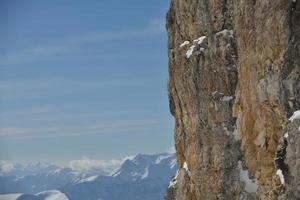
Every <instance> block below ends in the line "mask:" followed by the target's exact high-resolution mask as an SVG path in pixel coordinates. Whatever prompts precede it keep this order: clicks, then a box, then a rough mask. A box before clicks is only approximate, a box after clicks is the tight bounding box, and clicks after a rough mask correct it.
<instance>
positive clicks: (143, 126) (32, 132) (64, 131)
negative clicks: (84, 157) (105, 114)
mask: <svg viewBox="0 0 300 200" xmlns="http://www.w3.org/2000/svg"><path fill="white" fill-rule="evenodd" d="M163 123H164V122H163V121H162V120H154V119H148V120H132V121H121V122H118V121H115V122H106V123H105V122H103V123H98V124H92V125H86V126H74V125H71V126H62V127H53V126H51V127H31V128H27V127H3V128H0V137H6V138H7V137H14V138H19V137H57V136H74V135H88V134H102V133H122V132H130V131H143V130H150V129H152V128H153V126H156V125H159V124H163Z"/></svg>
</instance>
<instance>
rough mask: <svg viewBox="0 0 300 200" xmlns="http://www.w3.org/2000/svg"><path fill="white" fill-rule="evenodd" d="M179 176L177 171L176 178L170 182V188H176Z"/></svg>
mask: <svg viewBox="0 0 300 200" xmlns="http://www.w3.org/2000/svg"><path fill="white" fill-rule="evenodd" d="M178 174H179V170H177V172H176V174H175V176H174V178H172V180H171V181H170V183H169V186H168V188H171V187H174V186H175V185H176V183H177V177H178Z"/></svg>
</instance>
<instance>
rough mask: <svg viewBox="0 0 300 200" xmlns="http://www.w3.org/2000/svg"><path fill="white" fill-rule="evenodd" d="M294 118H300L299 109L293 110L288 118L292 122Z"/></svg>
mask: <svg viewBox="0 0 300 200" xmlns="http://www.w3.org/2000/svg"><path fill="white" fill-rule="evenodd" d="M295 119H300V110H297V111H295V112H294V113H293V115H292V116H291V117H290V119H289V120H290V121H291V122H293V121H294V120H295Z"/></svg>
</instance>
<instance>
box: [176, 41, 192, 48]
mask: <svg viewBox="0 0 300 200" xmlns="http://www.w3.org/2000/svg"><path fill="white" fill-rule="evenodd" d="M189 44H190V41H187V40H186V41H184V42H183V43H182V44H181V45H180V46H179V48H182V47H184V46H186V45H189Z"/></svg>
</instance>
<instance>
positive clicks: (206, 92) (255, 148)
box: [165, 0, 300, 200]
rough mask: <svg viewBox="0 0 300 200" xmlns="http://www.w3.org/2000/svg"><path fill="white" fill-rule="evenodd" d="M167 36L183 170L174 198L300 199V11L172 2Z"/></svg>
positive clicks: (266, 4)
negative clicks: (296, 115)
mask: <svg viewBox="0 0 300 200" xmlns="http://www.w3.org/2000/svg"><path fill="white" fill-rule="evenodd" d="M166 27H167V31H168V37H169V42H168V48H169V52H168V55H169V82H168V90H169V101H170V102H169V104H170V110H171V113H172V115H173V116H174V118H175V130H174V138H175V147H176V154H177V161H178V164H179V166H180V169H179V171H178V173H177V175H176V177H174V180H172V182H171V183H172V184H170V186H169V188H168V191H167V193H166V197H165V199H167V200H173V199H178V200H189V199H193V200H194V199H197V200H198V199H255V198H256V199H297V198H300V181H299V180H298V179H299V175H300V166H299V165H300V160H299V159H300V158H299V157H300V156H299V155H298V154H299V153H298V148H299V147H298V146H299V145H300V144H298V139H297V138H298V137H297V133H298V134H299V131H300V130H298V128H297V127H296V126H297V125H294V123H296V122H290V121H289V120H288V119H289V117H290V116H291V115H292V114H293V112H294V111H296V110H300V81H299V80H300V2H299V1H297V0H278V1H272V0H261V1H256V0H249V1H245V0H219V1H216V0H172V1H171V5H170V10H169V12H168V15H167V25H166ZM295 121H297V120H295ZM285 133H289V134H290V135H291V136H289V137H284V134H285ZM294 137H295V138H294ZM299 139H300V136H299ZM299 143H300V141H299ZM299 150H300V149H299ZM298 162H299V164H298ZM298 173H299V175H298ZM283 179H284V182H283V181H282V180H283Z"/></svg>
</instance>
